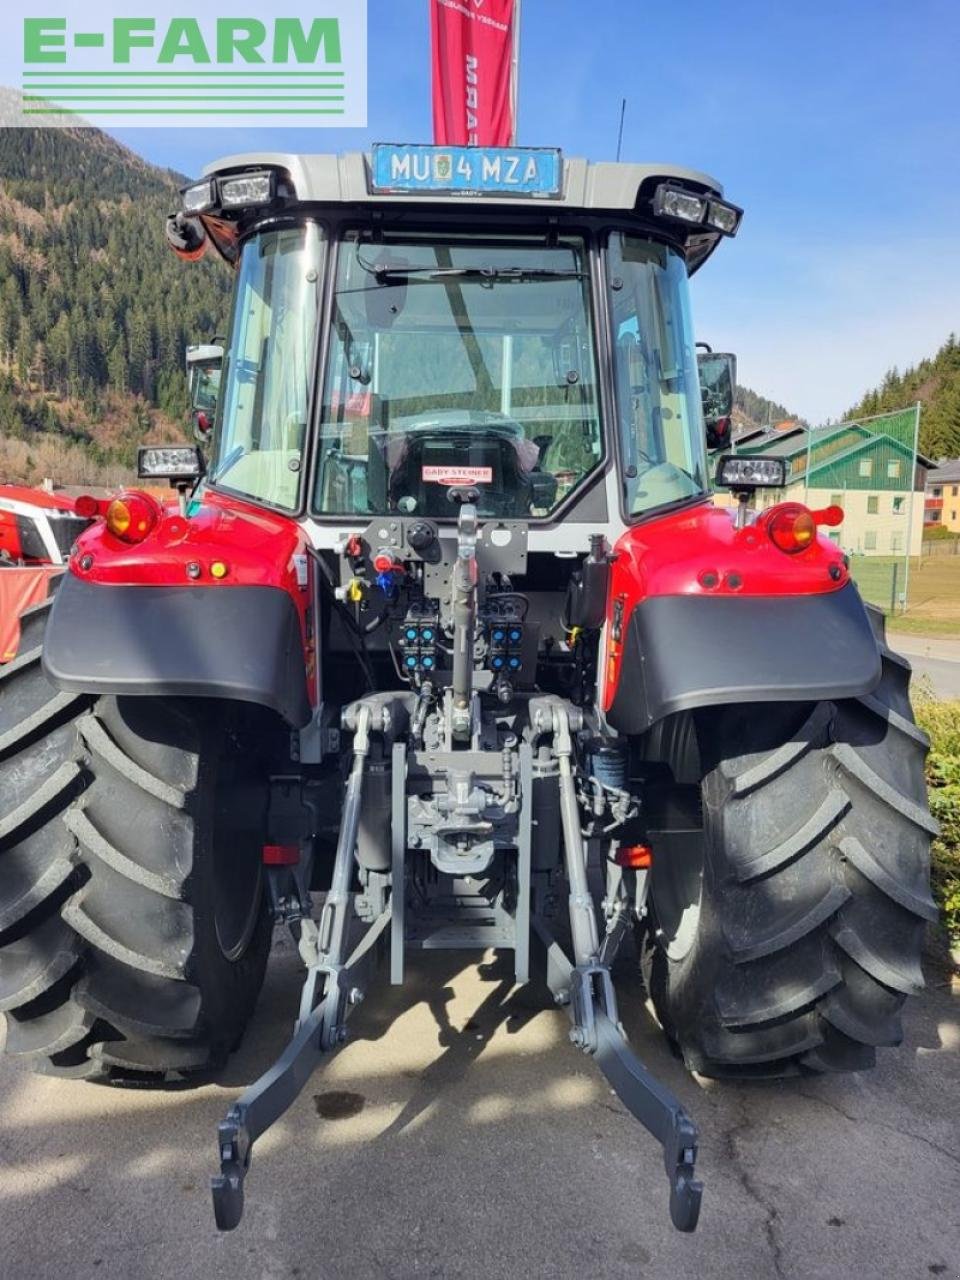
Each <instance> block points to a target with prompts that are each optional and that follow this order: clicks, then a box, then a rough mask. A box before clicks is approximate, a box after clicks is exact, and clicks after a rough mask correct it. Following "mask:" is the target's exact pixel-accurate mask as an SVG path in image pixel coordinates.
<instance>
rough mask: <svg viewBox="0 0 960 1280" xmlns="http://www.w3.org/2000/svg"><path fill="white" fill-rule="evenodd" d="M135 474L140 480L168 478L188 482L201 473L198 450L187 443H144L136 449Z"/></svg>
mask: <svg viewBox="0 0 960 1280" xmlns="http://www.w3.org/2000/svg"><path fill="white" fill-rule="evenodd" d="M137 475H138V476H139V478H140V479H141V480H169V481H170V482H171V484H188V483H190V482H191V481H193V480H199V479H200V477H201V476H202V475H203V464H202V463H201V460H200V451H199V450H198V449H197V447H196V445H189V444H162V445H161V444H146V445H141V446H140V448H139V449H138V450H137Z"/></svg>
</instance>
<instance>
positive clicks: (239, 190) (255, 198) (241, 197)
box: [220, 172, 276, 209]
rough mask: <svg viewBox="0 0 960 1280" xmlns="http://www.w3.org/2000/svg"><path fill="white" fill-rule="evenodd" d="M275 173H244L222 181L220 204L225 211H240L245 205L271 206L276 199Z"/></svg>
mask: <svg viewBox="0 0 960 1280" xmlns="http://www.w3.org/2000/svg"><path fill="white" fill-rule="evenodd" d="M274 183H275V175H274V174H273V173H270V172H267V173H244V174H241V175H239V176H238V177H236V178H221V179H220V203H221V205H222V206H223V208H224V209H240V208H243V207H244V206H245V205H259V204H270V203H271V201H272V200H273V197H274V192H275V190H276V188H275V185H274Z"/></svg>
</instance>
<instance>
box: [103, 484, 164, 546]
mask: <svg viewBox="0 0 960 1280" xmlns="http://www.w3.org/2000/svg"><path fill="white" fill-rule="evenodd" d="M159 518H160V510H159V508H158V507H157V504H156V503H155V502H154V501H153V499H152V498H150V497H149V496H148V495H147V494H145V493H121V494H120V496H119V497H118V498H114V499H113V501H112V502H111V503H110V505H109V506H108V507H107V514H106V522H107V528H108V529H109V530H110V532H111V533H112V534H113V536H114V537H115V538H120V539H121V540H122V541H123V542H142V541H143V540H144V538H145V537H146V536H147V534H149V533H150V531H151V530H152V529H153V528H154V527H155V526H156V523H157V521H158V520H159Z"/></svg>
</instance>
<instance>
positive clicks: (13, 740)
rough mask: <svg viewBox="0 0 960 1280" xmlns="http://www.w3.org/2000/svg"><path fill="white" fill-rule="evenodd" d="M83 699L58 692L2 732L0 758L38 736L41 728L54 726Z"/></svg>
mask: <svg viewBox="0 0 960 1280" xmlns="http://www.w3.org/2000/svg"><path fill="white" fill-rule="evenodd" d="M83 701H84V699H83V698H82V697H81V696H80V695H79V694H76V693H58V694H57V696H56V697H55V698H51V699H50V701H49V702H47V703H45V704H44V705H43V706H42V707H40V708H39V710H37V711H35V712H34V713H33V714H32V715H29V716H27V717H25V718H24V719H23V720H21V721H20V723H19V724H18V725H16V726H15V727H14V728H13V729H9V730H8V731H7V732H6V733H4V734H0V758H2V757H3V756H5V755H7V754H8V753H9V752H10V751H11V750H13V749H15V748H17V747H19V746H20V745H21V744H22V743H24V742H26V741H27V740H28V739H30V738H33V737H36V736H37V735H38V734H39V733H40V732H41V730H43V729H47V728H49V727H51V726H53V725H54V724H55V723H56V722H57V721H59V720H61V719H62V718H63V716H64V713H65V712H67V711H69V710H70V708H71V707H73V706H77V705H79V704H80V703H82V702H83Z"/></svg>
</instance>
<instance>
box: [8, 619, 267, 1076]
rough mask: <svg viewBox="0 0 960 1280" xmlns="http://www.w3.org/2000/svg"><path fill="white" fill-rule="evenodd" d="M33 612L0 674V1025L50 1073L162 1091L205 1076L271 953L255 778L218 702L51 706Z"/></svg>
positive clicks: (260, 792) (235, 1034) (261, 786)
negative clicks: (160, 1086)
mask: <svg viewBox="0 0 960 1280" xmlns="http://www.w3.org/2000/svg"><path fill="white" fill-rule="evenodd" d="M49 608H50V606H49V603H47V604H43V605H40V606H38V607H37V608H36V609H33V610H30V611H29V612H28V614H27V615H26V616H25V619H24V625H23V640H22V644H21V656H19V657H18V658H17V659H16V660H15V661H14V662H12V663H10V664H8V665H7V666H5V667H2V668H0V1010H2V1011H3V1013H4V1014H5V1015H6V1025H7V1034H6V1043H5V1051H6V1053H7V1054H9V1055H11V1056H14V1057H17V1058H20V1059H21V1060H23V1061H24V1062H25V1063H27V1064H28V1065H31V1066H33V1067H34V1068H35V1069H37V1070H40V1071H43V1072H46V1073H52V1074H60V1075H69V1076H76V1077H83V1078H87V1079H99V1080H115V1081H124V1080H126V1081H129V1082H137V1081H151V1080H153V1081H164V1080H166V1081H175V1080H183V1079H186V1078H188V1077H189V1076H191V1075H194V1074H196V1073H198V1072H206V1071H209V1070H211V1069H213V1068H215V1067H217V1066H218V1065H220V1064H221V1063H222V1061H223V1060H224V1059H225V1058H226V1056H227V1054H228V1053H229V1052H230V1051H231V1050H232V1049H233V1048H234V1047H235V1045H236V1043H237V1042H238V1041H239V1039H240V1037H241V1036H242V1034H243V1030H244V1027H245V1026H246V1023H247V1020H248V1019H249V1017H250V1014H251V1012H252V1010H253V1007H254V1004H255V1002H256V998H257V995H258V994H259V990H260V986H261V984H262V981H263V975H264V969H265V966H266V960H267V955H268V952H269V947H270V936H271V928H270V917H269V912H268V910H267V903H266V898H265V893H264V886H263V884H262V871H261V854H262V844H263V831H264V825H265V818H266V805H267V787H266V779H265V776H264V777H262V778H261V776H259V773H258V769H257V754H256V749H255V743H253V742H245V741H244V740H243V730H242V728H241V720H240V710H239V708H237V707H236V706H235V705H234V704H221V703H216V702H203V701H194V700H186V699H184V700H174V699H167V698H128V697H121V698H115V697H104V698H100V699H99V700H97V701H94V700H92V699H90V698H87V697H85V696H83V695H75V694H67V693H62V692H59V691H57V690H56V689H54V688H53V687H52V686H51V685H50V684H49V683H48V682H47V680H46V679H45V677H44V675H43V672H42V670H41V667H40V653H41V642H42V631H43V627H44V625H45V622H46V616H47V613H48V611H49Z"/></svg>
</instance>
